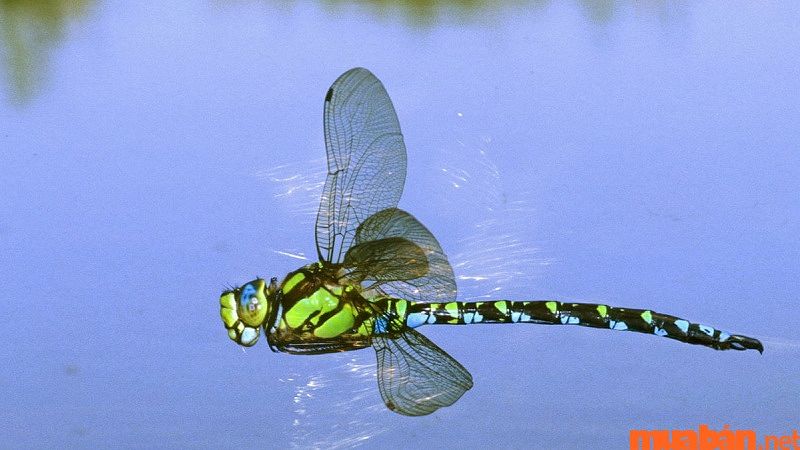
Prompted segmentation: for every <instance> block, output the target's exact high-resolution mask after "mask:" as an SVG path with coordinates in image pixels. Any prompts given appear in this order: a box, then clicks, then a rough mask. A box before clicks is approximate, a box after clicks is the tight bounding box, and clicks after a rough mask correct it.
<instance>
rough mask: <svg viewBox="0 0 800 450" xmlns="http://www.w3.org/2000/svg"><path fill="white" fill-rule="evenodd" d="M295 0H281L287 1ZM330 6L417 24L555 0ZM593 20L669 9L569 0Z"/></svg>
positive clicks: (662, 0)
mask: <svg viewBox="0 0 800 450" xmlns="http://www.w3.org/2000/svg"><path fill="white" fill-rule="evenodd" d="M293 1H294V2H296V0H282V1H281V3H285V4H289V3H292V2H293ZM322 3H325V4H327V5H329V7H330V8H331V9H333V10H336V9H337V8H339V7H342V8H344V7H349V6H357V7H362V8H365V9H367V10H369V11H371V12H373V13H375V14H377V15H378V16H386V17H388V16H391V15H397V14H402V15H404V16H406V17H407V18H409V19H410V21H411V22H413V23H415V24H417V25H424V26H427V25H432V24H435V23H436V22H438V21H439V20H442V19H445V18H447V19H450V20H452V19H453V18H455V19H456V20H462V21H471V20H480V19H481V18H485V17H487V16H488V17H491V14H492V13H493V12H503V11H504V10H507V9H512V8H515V7H517V8H527V9H544V8H547V7H550V6H554V5H557V4H558V3H559V2H558V0H322ZM569 3H571V4H576V5H577V6H578V7H579V8H580V9H582V10H583V11H584V12H585V13H586V15H587V17H588V18H589V19H590V20H591V21H592V22H594V23H596V24H604V23H608V22H610V21H611V20H612V19H613V18H614V16H615V14H616V13H617V12H618V10H619V9H624V8H633V9H635V10H652V11H650V12H657V13H659V15H661V14H666V13H667V12H668V11H667V10H668V9H669V8H668V4H669V3H670V2H668V0H571V1H570V2H569Z"/></svg>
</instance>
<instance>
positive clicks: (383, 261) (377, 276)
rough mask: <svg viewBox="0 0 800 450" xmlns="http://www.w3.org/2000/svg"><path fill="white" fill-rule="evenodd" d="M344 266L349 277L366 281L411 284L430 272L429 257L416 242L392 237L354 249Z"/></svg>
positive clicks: (351, 248) (348, 255) (359, 245)
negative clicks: (405, 282)
mask: <svg viewBox="0 0 800 450" xmlns="http://www.w3.org/2000/svg"><path fill="white" fill-rule="evenodd" d="M344 266H345V267H346V268H349V269H351V270H350V272H349V273H348V277H349V278H350V279H352V280H355V281H358V282H363V281H364V280H366V279H367V278H369V279H372V280H374V281H376V282H385V281H395V280H403V281H410V280H414V279H417V278H420V277H423V276H425V275H426V274H427V273H428V257H427V256H425V252H424V251H423V250H422V249H421V248H420V247H419V246H418V245H417V244H415V243H413V242H411V241H409V240H407V239H403V238H401V237H388V238H383V239H378V240H375V241H368V242H364V243H362V244H358V245H355V246H353V247H350V250H348V251H347V254H346V255H345V256H344Z"/></svg>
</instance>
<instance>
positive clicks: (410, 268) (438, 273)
mask: <svg viewBox="0 0 800 450" xmlns="http://www.w3.org/2000/svg"><path fill="white" fill-rule="evenodd" d="M353 244H354V246H353V247H352V248H351V249H350V250H349V251H348V252H347V254H346V255H345V258H344V265H345V268H346V269H348V270H350V275H349V276H350V277H351V278H353V279H354V280H355V281H358V282H364V281H367V282H372V283H373V284H372V285H369V284H367V285H366V286H367V287H368V288H370V287H372V288H375V287H379V288H380V290H381V291H382V292H383V293H385V294H386V295H389V296H392V297H396V298H402V299H405V300H409V301H413V302H425V303H430V302H440V303H447V302H451V301H455V299H456V282H455V278H454V276H453V268H452V267H450V263H449V262H448V261H447V256H446V255H445V254H444V251H443V250H442V247H441V246H440V245H439V242H438V241H436V238H435V237H433V235H432V234H431V232H430V231H428V229H427V228H425V226H424V225H422V224H421V223H420V222H419V221H418V220H417V219H416V218H414V216H412V215H411V214H409V213H407V212H405V211H403V210H401V209H397V208H389V209H384V210H383V211H380V212H377V213H375V214H373V215H372V216H370V217H369V218H368V219H367V220H365V221H364V222H363V223H362V224H361V225H359V227H358V229H357V230H356V233H355V238H354V240H353Z"/></svg>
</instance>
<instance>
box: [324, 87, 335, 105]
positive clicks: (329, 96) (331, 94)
mask: <svg viewBox="0 0 800 450" xmlns="http://www.w3.org/2000/svg"><path fill="white" fill-rule="evenodd" d="M332 97H333V88H330V89H328V93H327V94H325V101H326V102H329V101H331V98H332Z"/></svg>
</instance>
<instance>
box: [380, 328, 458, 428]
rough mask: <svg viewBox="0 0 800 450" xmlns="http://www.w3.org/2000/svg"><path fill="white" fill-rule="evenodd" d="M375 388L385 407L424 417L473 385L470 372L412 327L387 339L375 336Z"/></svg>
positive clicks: (448, 403) (456, 397)
mask: <svg viewBox="0 0 800 450" xmlns="http://www.w3.org/2000/svg"><path fill="white" fill-rule="evenodd" d="M372 347H373V348H375V353H376V354H377V356H378V388H379V389H380V392H381V397H382V398H383V402H384V403H386V406H387V407H388V408H389V409H391V410H392V411H395V412H398V413H400V414H404V415H406V416H424V415H426V414H430V413H432V412H434V411H436V410H437V409H439V408H442V407H445V406H450V405H452V404H453V403H455V402H456V401H457V400H458V399H459V398H461V396H462V395H463V394H464V392H467V391H468V390H470V389H471V388H472V375H470V374H469V372H468V371H467V369H465V368H464V367H463V366H462V365H461V364H459V363H458V361H456V360H455V359H453V357H451V356H450V355H448V354H447V353H446V352H445V351H444V350H442V349H441V348H439V347H437V346H436V344H434V343H433V342H431V341H430V340H428V338H426V337H425V336H423V335H421V334H420V333H418V332H416V331H414V330H413V329H411V328H405V329H404V330H403V331H402V332H401V333H400V335H398V336H395V337H393V338H390V337H388V336H385V335H377V336H374V337H373V338H372Z"/></svg>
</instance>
